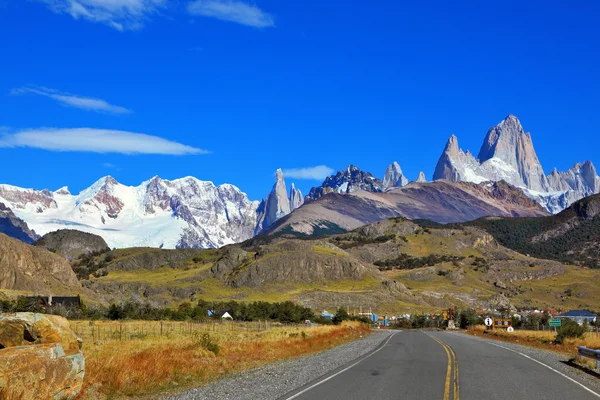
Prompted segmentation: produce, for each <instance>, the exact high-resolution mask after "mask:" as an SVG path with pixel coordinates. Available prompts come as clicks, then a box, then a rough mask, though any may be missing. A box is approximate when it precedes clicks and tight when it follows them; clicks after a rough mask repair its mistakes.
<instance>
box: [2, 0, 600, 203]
mask: <svg viewBox="0 0 600 400" xmlns="http://www.w3.org/2000/svg"><path fill="white" fill-rule="evenodd" d="M491 3H493V2H481V1H476V2H448V1H439V2H437V1H430V2H410V3H409V2H398V1H382V2H377V3H376V6H374V5H373V4H372V3H365V2H358V1H350V0H344V1H341V0H340V1H323V0H319V1H316V0H315V1H313V0H304V1H281V0H280V1H274V0H257V2H252V3H250V2H240V1H223V0H206V1H202V0H201V1H184V0H181V1H178V0H77V1H75V0H28V1H21V0H19V1H16V0H15V1H12V0H0V37H1V38H3V40H1V41H0V50H1V54H2V58H1V60H0V65H1V67H0V69H1V71H2V73H1V74H0V143H2V145H1V146H2V147H0V160H2V169H0V182H2V183H10V184H14V185H19V186H25V187H34V188H38V189H42V188H49V189H52V190H55V189H57V188H59V187H60V186H62V185H68V186H69V187H70V188H71V190H72V192H79V191H80V190H82V189H83V188H85V187H86V186H88V185H90V184H91V183H93V182H94V181H95V180H96V179H98V178H99V177H101V176H104V175H108V174H110V175H112V176H114V177H115V178H116V179H117V180H118V181H120V182H122V183H124V184H128V185H137V184H139V183H140V182H142V181H143V180H146V179H149V178H151V177H152V176H154V175H159V176H161V177H163V178H166V179H173V178H177V177H182V176H187V175H193V176H196V177H198V178H199V179H203V180H211V181H213V182H215V183H217V184H220V183H225V182H227V183H232V184H235V185H237V186H238V187H240V188H241V189H242V190H243V191H245V192H247V193H248V194H249V196H250V198H251V199H259V198H262V197H264V196H265V195H266V194H267V193H268V191H269V190H270V188H271V186H272V184H273V180H274V171H275V169H276V168H284V169H300V168H310V167H315V166H327V167H328V168H331V169H334V170H338V169H343V168H345V167H346V166H347V165H348V164H350V163H352V164H355V165H358V166H359V167H361V168H362V169H364V170H367V171H370V172H372V173H373V174H374V175H376V176H379V177H381V176H382V175H383V172H384V170H385V168H386V166H387V165H388V164H389V163H390V162H392V161H394V160H397V161H398V162H399V163H400V165H401V166H402V168H403V170H404V172H405V173H406V174H407V175H408V176H409V177H410V178H413V179H416V177H417V174H418V172H419V171H420V170H423V171H425V173H426V175H427V177H428V179H430V178H431V175H432V174H433V170H434V168H435V164H436V162H437V159H438V157H439V155H440V152H441V151H442V149H443V147H444V145H445V143H446V140H447V139H448V137H449V136H450V135H451V134H452V133H454V134H456V135H457V136H458V139H459V144H460V146H461V147H462V148H463V149H465V150H466V149H471V151H472V152H474V153H475V154H477V152H478V151H479V147H480V145H481V142H482V140H483V138H484V136H485V133H486V131H487V129H488V128H489V127H490V126H492V125H494V124H496V123H498V122H499V121H500V120H502V119H503V118H504V117H505V116H506V115H507V114H509V113H513V114H515V115H517V116H518V117H519V118H520V119H521V122H522V123H523V125H524V128H525V130H527V131H530V132H531V133H532V135H533V140H534V145H535V147H536V150H537V153H538V156H539V157H540V160H541V162H542V164H543V166H544V168H545V170H546V171H547V172H549V171H550V170H551V169H552V168H553V167H557V168H559V169H562V170H564V169H567V168H569V167H571V166H572V164H573V163H575V162H577V161H584V160H586V159H590V160H592V161H594V162H595V164H600V157H599V152H598V148H599V147H600V135H599V128H598V123H597V119H598V116H597V113H598V109H599V108H600V97H599V96H598V93H599V91H600V79H599V74H598V71H600V65H599V64H600V62H599V61H600V51H599V50H600V48H599V43H600V40H599V39H600V28H599V27H598V23H597V18H598V15H600V6H598V5H597V4H596V2H591V1H588V2H577V1H574V2H568V3H569V4H567V2H559V1H544V2H541V1H539V2H538V1H527V2H523V1H503V2H494V3H496V5H493V4H491ZM140 134H144V135H146V136H140ZM155 153H158V154H155ZM323 171H327V168H321V169H320V170H319V173H317V174H316V175H317V176H319V175H322V174H323ZM297 174H298V175H299V177H301V176H302V174H300V173H298V171H297ZM306 175H309V176H310V175H311V174H306V173H305V174H304V176H305V177H306ZM312 175H315V174H312ZM286 181H287V183H288V185H289V184H290V183H291V181H294V182H295V183H296V185H297V186H299V187H300V188H301V189H302V190H303V192H304V193H306V192H307V191H308V189H309V188H310V187H311V186H314V185H318V184H319V183H320V182H319V180H307V179H299V178H296V179H292V178H289V177H288V178H287V179H286Z"/></svg>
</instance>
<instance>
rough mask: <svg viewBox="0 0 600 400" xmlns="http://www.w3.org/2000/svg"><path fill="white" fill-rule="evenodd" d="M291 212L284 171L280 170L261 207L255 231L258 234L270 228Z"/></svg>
mask: <svg viewBox="0 0 600 400" xmlns="http://www.w3.org/2000/svg"><path fill="white" fill-rule="evenodd" d="M290 212H291V207H290V199H289V198H288V195H287V188H286V185H285V180H284V177H283V171H281V169H278V170H277V172H276V173H275V184H274V185H273V188H272V189H271V192H270V193H269V195H268V196H267V198H266V199H265V200H264V201H263V202H262V203H261V205H260V206H259V209H258V223H257V227H256V230H255V231H256V232H257V233H258V232H260V231H261V230H263V229H266V228H268V227H269V226H271V225H273V223H274V222H275V221H277V220H278V219H280V218H281V217H284V216H286V215H288V214H289V213H290Z"/></svg>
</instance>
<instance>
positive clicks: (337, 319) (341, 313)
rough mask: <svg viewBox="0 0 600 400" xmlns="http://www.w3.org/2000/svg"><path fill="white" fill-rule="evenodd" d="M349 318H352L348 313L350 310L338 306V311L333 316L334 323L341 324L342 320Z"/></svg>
mask: <svg viewBox="0 0 600 400" xmlns="http://www.w3.org/2000/svg"><path fill="white" fill-rule="evenodd" d="M348 318H350V316H349V315H348V312H347V311H346V310H345V309H343V308H342V307H340V308H338V310H337V312H336V313H335V315H334V316H333V323H334V324H336V325H339V324H341V323H342V321H345V320H347V319H348Z"/></svg>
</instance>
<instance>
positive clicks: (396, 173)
mask: <svg viewBox="0 0 600 400" xmlns="http://www.w3.org/2000/svg"><path fill="white" fill-rule="evenodd" d="M406 185H408V179H406V177H405V176H404V174H403V173H402V168H400V165H399V164H398V163H397V162H396V161H394V162H393V163H391V164H390V165H388V167H387V169H386V170H385V174H384V175H383V187H384V189H390V188H393V187H402V186H406Z"/></svg>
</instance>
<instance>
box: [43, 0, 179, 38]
mask: <svg viewBox="0 0 600 400" xmlns="http://www.w3.org/2000/svg"><path fill="white" fill-rule="evenodd" d="M34 1H38V2H42V3H45V4H46V5H47V6H48V8H50V10H52V11H53V12H55V13H57V14H67V15H70V16H71V17H73V18H75V19H77V20H78V19H84V20H88V21H92V22H99V23H102V24H106V25H108V26H110V27H111V28H114V29H117V30H119V31H124V30H135V29H140V28H141V27H142V26H143V25H144V22H145V21H147V20H148V19H149V17H150V15H152V14H155V13H157V12H158V10H159V9H160V8H162V7H164V6H166V5H167V3H168V1H169V0H34Z"/></svg>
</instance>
